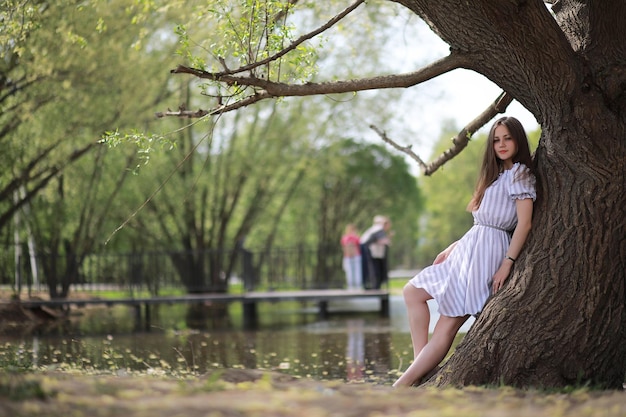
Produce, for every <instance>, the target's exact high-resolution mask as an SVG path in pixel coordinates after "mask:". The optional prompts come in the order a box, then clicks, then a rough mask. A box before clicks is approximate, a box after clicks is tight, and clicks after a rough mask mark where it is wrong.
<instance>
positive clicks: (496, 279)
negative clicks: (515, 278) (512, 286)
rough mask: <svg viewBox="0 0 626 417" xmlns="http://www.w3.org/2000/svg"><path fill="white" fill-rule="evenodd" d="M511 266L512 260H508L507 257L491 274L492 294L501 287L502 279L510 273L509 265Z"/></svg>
mask: <svg viewBox="0 0 626 417" xmlns="http://www.w3.org/2000/svg"><path fill="white" fill-rule="evenodd" d="M512 266H513V262H510V261H509V260H508V259H505V260H504V261H503V262H502V265H500V268H498V270H497V271H496V273H495V274H494V276H493V292H494V294H495V293H496V292H498V291H499V290H500V288H502V286H503V285H504V281H506V279H507V278H508V277H509V274H510V273H511V267H512Z"/></svg>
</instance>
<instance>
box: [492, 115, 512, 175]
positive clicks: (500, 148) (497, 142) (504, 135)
mask: <svg viewBox="0 0 626 417" xmlns="http://www.w3.org/2000/svg"><path fill="white" fill-rule="evenodd" d="M493 150H494V152H495V153H496V156H497V157H498V159H500V160H501V161H502V163H503V165H504V168H505V169H509V168H511V167H512V166H513V157H514V156H515V155H516V154H517V142H516V141H515V139H513V136H511V134H510V133H509V128H508V127H506V126H505V125H498V126H496V128H495V130H494V135H493Z"/></svg>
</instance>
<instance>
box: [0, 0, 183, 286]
mask: <svg viewBox="0 0 626 417" xmlns="http://www.w3.org/2000/svg"><path fill="white" fill-rule="evenodd" d="M125 5H126V2H124V1H122V0H120V2H117V3H110V2H108V3H106V4H105V3H104V2H94V3H93V4H89V6H90V7H86V6H87V4H83V5H81V6H77V5H76V3H75V2H72V1H67V2H66V1H59V2H51V3H49V2H19V3H15V4H13V3H12V2H9V4H8V5H7V4H3V6H2V7H3V8H4V7H5V6H8V7H9V10H8V11H5V10H4V9H3V18H5V21H6V22H9V23H13V24H15V25H16V26H15V29H13V30H10V31H7V32H3V35H5V36H6V37H1V38H0V39H1V40H2V45H3V46H2V53H3V55H2V56H3V58H4V60H3V61H2V65H4V66H3V67H2V72H1V76H2V79H3V80H4V81H3V84H2V91H3V92H4V95H2V102H1V104H2V106H3V108H2V110H3V111H2V114H1V115H0V124H1V125H2V126H3V130H2V131H3V135H2V139H1V140H3V141H5V143H6V145H7V146H6V149H7V150H8V152H7V153H3V154H2V157H3V158H4V157H6V158H7V161H6V163H7V165H6V166H7V167H8V169H6V170H3V171H2V174H0V175H1V178H2V181H0V184H1V185H0V188H2V191H0V193H1V194H2V195H3V196H4V197H5V198H2V199H0V201H1V202H0V209H1V210H2V212H1V214H0V216H1V217H2V220H0V231H2V235H3V236H5V237H7V240H8V237H13V236H15V238H14V240H15V242H14V244H15V251H17V252H18V253H17V255H18V260H19V259H20V258H19V252H20V251H21V249H22V244H21V242H22V241H28V243H29V244H28V252H29V254H30V258H31V262H24V261H23V260H24V259H28V257H24V256H21V259H22V262H20V263H18V264H17V265H16V268H15V269H16V270H17V274H19V273H20V271H21V270H22V268H23V269H24V270H27V271H28V272H29V274H30V276H32V279H33V280H38V279H39V277H38V274H41V277H40V278H41V280H40V281H39V282H42V283H45V284H46V285H47V287H48V289H49V294H50V296H51V297H52V298H63V297H67V295H68V293H69V289H70V286H71V284H74V283H77V282H78V281H79V275H80V268H81V265H82V261H83V259H84V257H85V255H86V254H89V253H91V252H93V251H95V250H100V249H101V247H102V245H103V243H104V242H105V238H104V237H103V236H105V235H106V230H107V229H113V228H114V227H115V225H117V224H119V222H120V221H121V220H119V217H121V216H122V214H121V213H119V212H118V213H117V214H116V210H115V209H116V208H117V207H118V206H117V205H116V204H115V200H116V199H117V198H118V197H119V195H120V192H121V191H122V189H123V185H124V183H125V181H126V180H127V179H128V177H129V175H128V174H129V173H130V170H131V169H132V168H133V167H134V166H135V165H137V164H138V163H140V161H139V160H138V157H137V155H136V154H135V151H132V150H131V151H130V152H128V151H127V152H126V153H125V154H124V155H121V157H120V158H119V159H112V158H110V156H113V157H115V156H118V155H119V153H118V154H116V155H112V154H111V153H110V152H107V148H106V146H104V145H103V144H101V143H100V138H101V136H102V134H103V133H104V132H105V131H106V130H109V129H113V130H114V129H115V127H124V126H141V127H142V128H146V129H147V128H148V127H149V122H151V121H153V119H152V118H151V117H150V116H149V115H147V113H148V109H151V108H152V106H153V105H154V104H155V103H156V102H158V100H159V98H160V97H167V93H166V92H165V93H164V92H163V91H161V87H162V86H163V85H164V84H165V83H166V77H164V76H163V74H162V73H160V72H159V66H160V65H161V64H159V62H160V60H162V56H163V53H164V52H165V51H166V50H167V48H168V46H167V42H164V40H163V39H159V42H158V44H151V43H150V40H149V39H146V38H145V36H144V35H143V34H142V31H143V30H144V29H145V27H142V26H139V25H137V24H133V20H134V17H133V16H132V15H131V14H129V13H127V11H126V8H125V7H117V6H125ZM12 7H13V8H12ZM25 16H26V17H28V19H26V20H24V17H25ZM161 17H162V16H161V15H155V20H153V21H152V22H151V24H153V25H154V27H155V28H158V25H159V24H161V25H163V22H162V21H158V19H160V18H161ZM155 30H156V29H155ZM142 41H143V42H142ZM173 44H175V38H174V37H173V36H170V43H169V48H170V50H171V51H173V49H174V48H173V46H172V45H173ZM141 76H145V77H146V81H145V82H144V84H143V85H142V84H138V83H137V82H136V79H137V78H138V77H141ZM151 83H153V84H151ZM157 84H158V85H157ZM148 85H153V88H154V89H150V90H152V93H146V86H148ZM129 105H130V106H132V111H131V110H130V109H128V107H127V106H129ZM137 111H139V112H140V113H143V114H144V116H142V117H137V115H136V112H137ZM13 197H15V198H13ZM124 214H126V213H124ZM116 216H117V219H116ZM10 220H13V222H11V221H10ZM11 229H13V231H12V230H11ZM11 232H13V233H11ZM7 243H8V242H7ZM11 246H13V245H11ZM4 253H6V254H11V253H12V251H4ZM24 253H27V252H26V251H24ZM7 261H8V260H7V259H6V258H5V259H4V262H7ZM25 279H26V277H25ZM19 285H20V283H19V282H18V287H19ZM16 290H19V288H16Z"/></svg>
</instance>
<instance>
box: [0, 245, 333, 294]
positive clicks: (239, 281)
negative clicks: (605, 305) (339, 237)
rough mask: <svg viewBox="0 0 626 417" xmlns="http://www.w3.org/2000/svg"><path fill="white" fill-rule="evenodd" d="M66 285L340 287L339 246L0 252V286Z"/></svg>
mask: <svg viewBox="0 0 626 417" xmlns="http://www.w3.org/2000/svg"><path fill="white" fill-rule="evenodd" d="M68 284H69V285H70V288H71V289H70V291H87V292H102V291H108V290H115V291H120V290H122V291H125V292H127V293H128V294H129V295H130V296H135V295H137V294H140V293H145V292H147V293H149V294H150V295H162V294H167V293H172V292H224V291H231V292H232V291H240V292H245V291H253V290H255V291H274V290H281V289H321V288H341V287H342V286H343V285H344V276H343V271H342V270H341V252H340V250H339V248H336V247H332V248H323V249H313V248H308V247H304V246H300V247H290V248H272V249H271V250H265V251H260V250H259V251H254V250H248V249H243V248H234V249H231V250H224V251H216V250H205V251H187V252H185V251H151V252H133V253H124V254H119V253H91V254H85V255H83V256H67V255H63V256H56V257H52V256H49V255H36V256H32V257H31V256H29V255H28V254H25V255H24V254H22V255H19V254H18V256H16V255H15V252H14V250H11V248H10V247H9V248H7V250H3V251H2V253H1V254H0V285H2V286H4V287H5V288H6V287H9V288H13V289H14V290H16V291H18V292H21V291H24V290H27V289H28V290H35V291H47V290H49V288H50V286H57V287H62V286H63V285H68Z"/></svg>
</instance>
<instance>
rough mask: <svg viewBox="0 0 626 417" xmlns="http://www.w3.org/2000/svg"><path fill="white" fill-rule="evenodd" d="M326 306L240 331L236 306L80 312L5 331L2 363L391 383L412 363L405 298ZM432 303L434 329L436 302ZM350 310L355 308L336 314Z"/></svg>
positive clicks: (295, 306)
mask: <svg viewBox="0 0 626 417" xmlns="http://www.w3.org/2000/svg"><path fill="white" fill-rule="evenodd" d="M355 303H358V305H356V304H355ZM346 304H348V305H346ZM350 304H351V305H350ZM329 307H330V311H331V313H332V312H333V311H335V313H334V314H331V315H330V317H329V318H328V319H326V320H321V319H320V318H318V316H317V314H316V309H315V308H313V306H311V305H308V306H307V305H301V304H299V303H292V304H289V303H277V304H272V305H266V306H264V307H263V306H262V307H261V308H260V325H259V327H258V329H255V330H246V329H244V328H243V327H242V326H241V325H240V323H239V322H238V320H237V318H236V317H237V312H236V311H229V312H228V315H227V317H226V318H222V319H215V318H214V317H213V316H207V317H205V318H204V320H201V321H197V320H196V321H194V322H191V320H190V317H191V314H190V311H189V307H188V306H186V305H172V306H160V307H159V308H154V309H153V310H152V313H151V323H150V326H149V327H148V328H147V329H146V328H145V326H138V324H137V323H136V322H134V319H133V311H132V310H131V309H129V308H128V307H124V306H118V307H110V308H90V309H84V310H80V311H79V312H80V314H75V315H72V317H71V318H70V319H69V320H66V321H63V322H62V323H56V324H55V325H54V326H48V327H46V328H41V327H40V328H37V329H17V331H15V332H12V334H5V335H1V336H0V365H2V366H3V367H5V366H16V367H20V368H32V367H48V368H50V367H52V368H57V367H60V368H74V369H80V370H81V371H83V372H92V371H93V372H102V371H106V372H113V373H118V374H124V373H133V372H137V373H154V374H174V375H185V374H202V373H205V372H207V371H209V370H211V369H219V368H237V367H239V368H247V369H271V370H277V371H279V372H284V373H288V374H291V375H296V376H302V377H311V378H315V379H343V380H346V381H352V380H356V381H369V382H376V383H390V382H392V381H393V380H395V379H396V378H397V376H398V374H399V372H400V371H401V370H404V369H405V368H406V366H407V365H408V363H409V362H410V360H411V359H412V358H411V357H412V348H411V338H410V335H409V330H408V322H407V318H406V312H405V309H404V304H403V302H402V299H401V297H400V296H392V297H391V299H390V317H388V318H381V317H379V315H378V313H377V310H378V303H377V302H375V301H374V300H366V301H363V300H361V301H358V302H356V301H355V302H349V301H347V302H342V303H338V304H333V303H331V304H330V306H329ZM430 307H431V311H432V313H433V315H434V318H433V320H431V329H432V328H433V327H434V324H435V321H436V316H437V313H436V309H437V307H436V303H434V302H433V303H432V304H430ZM232 308H235V307H231V309H232ZM345 310H351V311H353V312H351V313H349V314H348V313H340V312H339V311H345ZM354 310H360V311H357V312H354ZM471 322H472V321H471V320H470V321H469V322H468V323H466V325H465V326H464V327H463V328H462V329H461V331H462V333H463V332H466V331H467V330H468V329H469V327H470V326H471ZM462 333H461V337H462Z"/></svg>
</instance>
